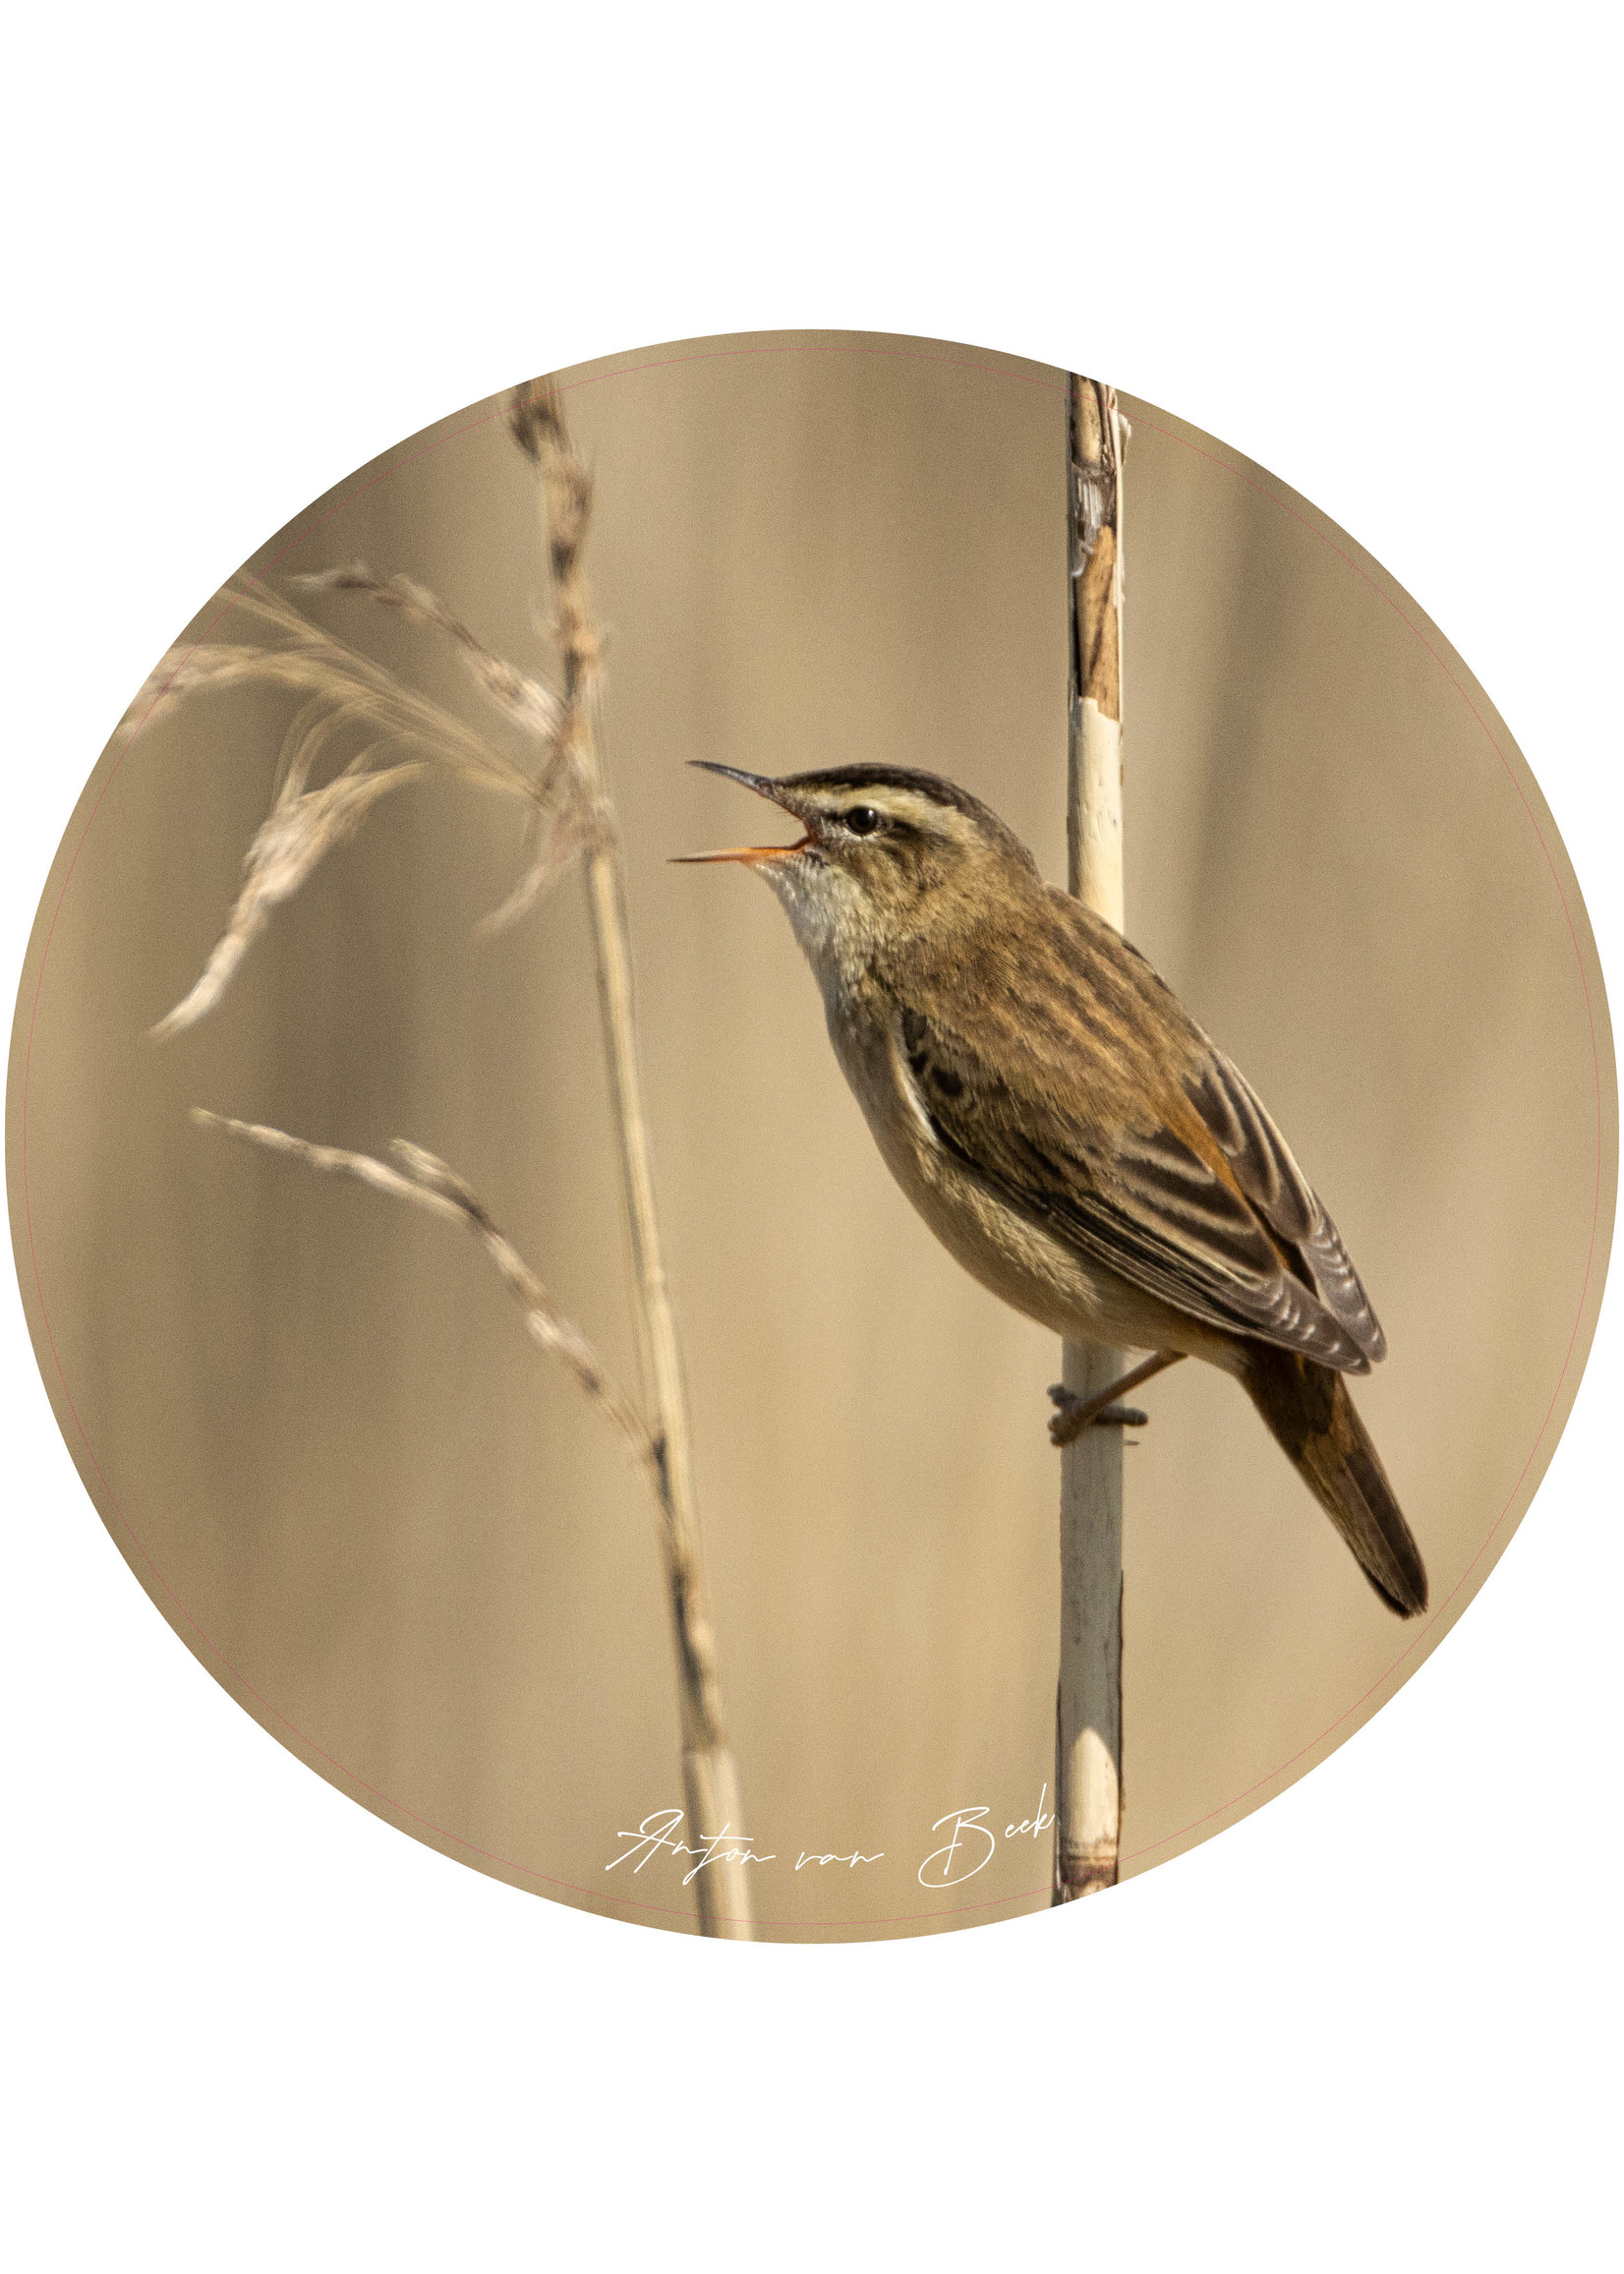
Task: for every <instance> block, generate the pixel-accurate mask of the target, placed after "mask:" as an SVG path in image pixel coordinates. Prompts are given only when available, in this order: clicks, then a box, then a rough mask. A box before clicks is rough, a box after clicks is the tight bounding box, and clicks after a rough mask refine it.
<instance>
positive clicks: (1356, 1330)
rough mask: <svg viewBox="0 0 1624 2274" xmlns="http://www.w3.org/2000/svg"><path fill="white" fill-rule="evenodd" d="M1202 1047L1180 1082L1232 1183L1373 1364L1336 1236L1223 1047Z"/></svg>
mask: <svg viewBox="0 0 1624 2274" xmlns="http://www.w3.org/2000/svg"><path fill="white" fill-rule="evenodd" d="M1204 1039H1205V1038H1204V1037H1203V1040H1204ZM1208 1050H1209V1052H1210V1056H1209V1059H1208V1062H1207V1064H1206V1065H1205V1066H1204V1067H1203V1068H1202V1069H1201V1072H1200V1073H1199V1075H1197V1076H1196V1077H1195V1079H1193V1080H1190V1081H1188V1082H1187V1083H1186V1085H1185V1086H1186V1090H1187V1093H1188V1094H1189V1099H1190V1102H1191V1103H1192V1104H1193V1106H1194V1107H1195V1110H1196V1111H1197V1113H1199V1115H1200V1116H1201V1119H1202V1121H1203V1122H1205V1124H1206V1126H1207V1128H1208V1129H1209V1130H1210V1131H1211V1132H1212V1134H1213V1136H1214V1137H1216V1138H1217V1140H1218V1144H1219V1147H1220V1149H1221V1151H1222V1152H1223V1155H1224V1158H1225V1159H1226V1160H1227V1161H1228V1162H1229V1164H1230V1166H1231V1168H1232V1169H1233V1170H1234V1171H1235V1178H1236V1182H1237V1184H1239V1186H1240V1187H1241V1190H1242V1191H1243V1192H1244V1193H1245V1194H1246V1195H1247V1199H1248V1200H1250V1201H1251V1203H1252V1205H1253V1206H1254V1207H1255V1208H1256V1210H1257V1212H1258V1214H1259V1215H1260V1216H1261V1217H1262V1218H1263V1221H1264V1222H1265V1223H1266V1224H1267V1225H1268V1227H1269V1229H1270V1231H1271V1232H1273V1233H1274V1234H1275V1235H1276V1237H1277V1238H1278V1239H1280V1240H1281V1241H1283V1242H1284V1243H1285V1245H1286V1246H1287V1247H1288V1248H1290V1249H1292V1250H1293V1251H1294V1252H1295V1254H1296V1256H1297V1258H1298V1261H1299V1263H1300V1264H1301V1266H1302V1269H1303V1271H1304V1272H1305V1274H1306V1276H1307V1277H1308V1279H1309V1280H1310V1281H1311V1283H1312V1285H1313V1290H1314V1293H1315V1294H1316V1295H1317V1296H1318V1298H1319V1300H1320V1302H1321V1303H1322V1304H1323V1305H1324V1307H1325V1309H1326V1310H1327V1311H1328V1312H1330V1314H1331V1316H1332V1317H1333V1318H1334V1319H1335V1320H1336V1322H1337V1324H1338V1325H1339V1326H1342V1327H1345V1328H1346V1329H1347V1331H1348V1333H1349V1334H1351V1335H1352V1336H1353V1338H1354V1340H1355V1342H1357V1343H1358V1345H1359V1347H1360V1349H1361V1350H1362V1351H1363V1353H1364V1355H1365V1357H1366V1358H1367V1359H1369V1360H1370V1361H1371V1362H1372V1364H1374V1363H1376V1362H1378V1361H1379V1360H1381V1359H1384V1358H1385V1357H1386V1356H1387V1337H1386V1336H1385V1335H1384V1334H1383V1333H1382V1331H1381V1323H1380V1321H1379V1320H1378V1318H1377V1317H1376V1314H1375V1312H1374V1311H1373V1310H1372V1309H1371V1308H1370V1298H1369V1297H1368V1296H1367V1295H1366V1294H1365V1292H1364V1289H1363V1286H1362V1285H1361V1283H1360V1276H1359V1273H1358V1272H1357V1271H1356V1270H1355V1269H1354V1265H1353V1259H1352V1257H1351V1256H1350V1255H1349V1254H1348V1251H1347V1249H1346V1248H1345V1247H1344V1246H1343V1244H1342V1234H1341V1233H1340V1232H1339V1231H1338V1230H1337V1228H1336V1226H1335V1225H1334V1224H1333V1223H1332V1221H1331V1219H1330V1217H1329V1216H1328V1215H1327V1214H1326V1212H1325V1208H1324V1206H1323V1204H1322V1202H1321V1201H1320V1199H1319V1196H1318V1195H1317V1194H1316V1193H1315V1192H1314V1191H1313V1190H1312V1188H1311V1187H1310V1186H1309V1183H1308V1180H1307V1178H1306V1177H1305V1176H1304V1174H1303V1171H1302V1170H1301V1169H1300V1168H1299V1167H1298V1165H1297V1163H1296V1161H1295V1160H1294V1159H1293V1158H1292V1151H1291V1147H1290V1145H1288V1144H1287V1142H1286V1140H1285V1138H1284V1137H1282V1136H1281V1134H1280V1132H1279V1130H1278V1129H1277V1128H1276V1127H1275V1125H1274V1122H1273V1121H1272V1119H1271V1118H1270V1116H1269V1114H1268V1112H1267V1110H1266V1109H1265V1107H1264V1105H1263V1103H1262V1101H1261V1099H1260V1098H1259V1097H1258V1095H1257V1093H1256V1091H1255V1090H1254V1089H1253V1088H1252V1086H1251V1084H1250V1083H1249V1082H1248V1081H1247V1079H1246V1078H1245V1076H1244V1075H1242V1074H1241V1073H1240V1072H1239V1071H1238V1070H1237V1069H1236V1068H1235V1067H1233V1066H1232V1065H1231V1064H1230V1062H1229V1060H1228V1059H1227V1058H1226V1057H1225V1056H1224V1054H1223V1052H1222V1051H1220V1050H1214V1049H1212V1047H1211V1045H1210V1044H1208Z"/></svg>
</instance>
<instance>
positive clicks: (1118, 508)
mask: <svg viewBox="0 0 1624 2274" xmlns="http://www.w3.org/2000/svg"><path fill="white" fill-rule="evenodd" d="M1067 431H1068V438H1067V453H1068V454H1067V498H1068V521H1069V527H1070V538H1071V571H1072V612H1071V625H1072V671H1071V706H1070V719H1069V734H1068V785H1067V787H1068V799H1067V817H1066V843H1067V854H1068V869H1069V875H1068V880H1067V881H1068V883H1069V885H1070V887H1071V890H1072V891H1073V893H1075V895H1076V896H1077V898H1078V899H1079V900H1081V901H1083V902H1084V903H1085V904H1087V905H1088V906H1089V907H1090V908H1092V909H1093V910H1094V912H1095V914H1096V915H1101V916H1104V917H1106V918H1107V919H1108V920H1109V921H1110V922H1111V923H1113V924H1115V925H1116V927H1117V929H1118V930H1119V931H1121V929H1122V921H1123V864H1122V829H1123V817H1122V502H1123V483H1122V470H1123V444H1124V442H1125V440H1126V438H1127V435H1128V429H1127V427H1126V426H1125V424H1124V423H1123V420H1122V417H1121V415H1120V413H1119V411H1118V409H1117V397H1116V393H1115V390H1114V389H1112V388H1110V387H1107V386H1105V385H1103V384H1102V383H1101V382H1100V381H1099V380H1097V379H1079V378H1077V377H1076V376H1074V375H1073V378H1072V379H1071V382H1070V398H1069V417H1068V421H1067ZM1122 1371H1123V1358H1122V1353H1121V1352H1120V1351H1114V1350H1096V1349H1093V1348H1091V1347H1090V1346H1088V1345H1086V1344H1082V1343H1073V1342H1068V1343H1066V1344H1065V1345H1064V1347H1063V1358H1062V1371H1061V1378H1062V1381H1063V1382H1064V1384H1065V1387H1066V1388H1067V1389H1068V1390H1070V1391H1071V1392H1072V1394H1073V1396H1074V1397H1076V1398H1079V1399H1087V1398H1092V1397H1096V1396H1098V1394H1099V1393H1100V1392H1101V1391H1102V1390H1104V1389H1107V1388H1109V1386H1110V1385H1111V1383H1112V1382H1114V1381H1115V1380H1116V1379H1117V1378H1118V1376H1119V1375H1120V1374H1121V1373H1122ZM1122 1486H1123V1441H1122V1431H1121V1430H1120V1429H1084V1430H1083V1431H1082V1433H1081V1435H1080V1436H1079V1437H1077V1438H1076V1439H1075V1440H1074V1441H1073V1443H1072V1444H1070V1445H1068V1446H1067V1447H1066V1448H1065V1450H1064V1451H1063V1453H1062V1454H1061V1487H1060V1570H1061V1618H1060V1681H1059V1686H1058V1689H1057V1693H1056V1700H1055V1790H1056V1795H1057V1797H1056V1802H1055V1811H1056V1824H1055V1880H1054V1900H1055V1901H1056V1902H1057V1903H1062V1902H1072V1901H1074V1900H1075V1898H1076V1897H1077V1896H1078V1895H1092V1894H1094V1893H1095V1891H1096V1890H1097V1889H1099V1888H1103V1887H1114V1886H1115V1885H1116V1880H1117V1858H1118V1849H1119V1845H1120V1841H1121V1833H1122V1584H1123V1582H1122V1500H1123V1493H1122Z"/></svg>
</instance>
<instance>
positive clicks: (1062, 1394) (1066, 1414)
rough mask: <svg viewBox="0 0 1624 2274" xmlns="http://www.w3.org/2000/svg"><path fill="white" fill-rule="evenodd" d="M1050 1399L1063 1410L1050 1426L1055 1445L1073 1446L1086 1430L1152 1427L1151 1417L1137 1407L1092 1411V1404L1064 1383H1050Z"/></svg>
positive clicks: (1115, 1406) (1050, 1439) (1109, 1407)
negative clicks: (1150, 1425)
mask: <svg viewBox="0 0 1624 2274" xmlns="http://www.w3.org/2000/svg"><path fill="white" fill-rule="evenodd" d="M1049 1397H1050V1401H1051V1402H1052V1403H1053V1404H1055V1405H1057V1406H1059V1408H1060V1411H1059V1413H1058V1414H1056V1416H1055V1418H1054V1420H1053V1421H1052V1422H1051V1423H1050V1424H1049V1442H1050V1444H1052V1445H1074V1444H1075V1443H1076V1441H1077V1439H1078V1437H1080V1436H1081V1435H1082V1432H1083V1430H1084V1429H1147V1428H1148V1427H1149V1424H1150V1416H1149V1415H1148V1414H1147V1413H1144V1412H1142V1411H1141V1410H1140V1408H1139V1407H1138V1406H1118V1405H1110V1406H1102V1407H1099V1408H1098V1409H1097V1410H1091V1407H1090V1402H1089V1401H1088V1400H1087V1399H1085V1398H1079V1397H1078V1396H1076V1394H1075V1393H1074V1392H1073V1391H1072V1390H1069V1389H1068V1388H1067V1387H1066V1385H1065V1383H1064V1382H1058V1381H1057V1382H1051V1383H1050V1385H1049Z"/></svg>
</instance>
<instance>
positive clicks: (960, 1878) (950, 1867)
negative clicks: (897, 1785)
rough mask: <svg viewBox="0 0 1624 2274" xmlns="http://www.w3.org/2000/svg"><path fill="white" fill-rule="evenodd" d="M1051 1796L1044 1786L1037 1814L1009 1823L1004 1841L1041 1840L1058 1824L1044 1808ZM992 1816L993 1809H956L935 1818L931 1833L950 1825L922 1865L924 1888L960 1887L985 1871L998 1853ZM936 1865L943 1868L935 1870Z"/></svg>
mask: <svg viewBox="0 0 1624 2274" xmlns="http://www.w3.org/2000/svg"><path fill="white" fill-rule="evenodd" d="M1048 1797H1049V1787H1048V1785H1047V1783H1045V1785H1044V1787H1043V1789H1042V1791H1041V1792H1040V1793H1039V1794H1038V1796H1037V1813H1036V1815H1035V1816H1023V1817H1022V1818H1021V1820H1020V1822H1019V1823H1018V1824H1007V1825H1006V1826H1005V1827H1004V1837H1005V1838H1006V1839H1026V1838H1029V1839H1041V1838H1042V1837H1043V1835H1044V1834H1045V1833H1046V1832H1048V1831H1049V1830H1050V1829H1051V1828H1052V1827H1053V1825H1054V1821H1055V1819H1054V1816H1053V1814H1052V1813H1048V1812H1046V1811H1045V1809H1044V1806H1043V1803H1044V1801H1045V1800H1047V1798H1048ZM991 1814H992V1810H991V1809H990V1808H955V1809H951V1810H950V1811H949V1812H948V1814H947V1815H946V1816H939V1817H938V1818H937V1819H936V1822H935V1823H934V1824H933V1825H932V1826H931V1830H932V1832H940V1831H941V1830H942V1828H943V1826H944V1825H947V1826H948V1827H949V1832H948V1837H947V1839H946V1840H945V1841H944V1843H943V1844H942V1846H940V1847H938V1848H936V1849H934V1850H933V1851H932V1852H931V1853H930V1854H929V1855H927V1856H926V1858H925V1860H924V1862H923V1863H922V1864H921V1865H920V1866H919V1872H918V1879H919V1885H920V1886H921V1887H958V1886H961V1885H962V1883H963V1882H964V1881H965V1880H967V1879H974V1877H975V1875H976V1873H977V1872H978V1871H985V1870H986V1868H987V1866H988V1864H990V1863H991V1862H992V1860H993V1857H994V1856H995V1855H996V1854H997V1853H998V1835H997V1834H996V1833H995V1832H994V1830H993V1828H992V1826H991V1825H990V1824H989V1823H988V1822H987V1818H988V1817H989V1816H990V1815H991ZM933 1865H937V1866H939V1867H940V1868H939V1869H936V1870H932V1868H931V1867H932V1866H933Z"/></svg>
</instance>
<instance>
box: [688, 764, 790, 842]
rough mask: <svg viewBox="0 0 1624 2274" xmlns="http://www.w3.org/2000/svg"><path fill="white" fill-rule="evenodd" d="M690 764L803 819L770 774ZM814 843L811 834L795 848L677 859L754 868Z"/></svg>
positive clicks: (733, 767)
mask: <svg viewBox="0 0 1624 2274" xmlns="http://www.w3.org/2000/svg"><path fill="white" fill-rule="evenodd" d="M688 763H689V765H690V766H697V767H698V768H699V769H700V770H701V772H702V773H705V774H725V776H726V778H727V780H728V781H729V782H742V783H743V785H744V787H745V788H746V789H753V790H754V791H755V793H756V795H757V796H758V797H767V798H771V800H772V801H773V803H774V804H775V805H782V806H783V810H784V812H785V813H793V814H795V815H796V818H797V819H802V818H804V816H802V815H801V814H800V813H799V812H798V811H797V807H798V802H799V801H798V800H797V799H795V798H793V797H791V796H788V795H786V794H785V792H784V791H783V789H782V788H781V787H780V786H779V784H778V783H776V782H775V781H774V780H773V778H772V776H771V775H770V774H746V773H744V772H743V770H742V769H741V768H740V767H737V766H718V765H716V764H715V763H714V761H713V760H711V759H709V758H690V759H689V761H688ZM811 843H812V838H811V835H810V833H808V835H807V836H805V837H802V838H798V839H797V840H796V841H795V843H794V844H793V845H734V846H732V847H731V848H730V849H729V850H728V851H726V852H682V853H677V854H676V855H675V858H676V859H677V860H678V861H683V862H687V861H707V860H741V861H744V862H745V863H746V864H747V865H753V864H755V863H756V862H758V861H764V860H783V859H784V858H785V857H786V856H787V855H788V854H789V853H792V852H801V851H804V849H805V848H806V846H807V845H810V844H811Z"/></svg>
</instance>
